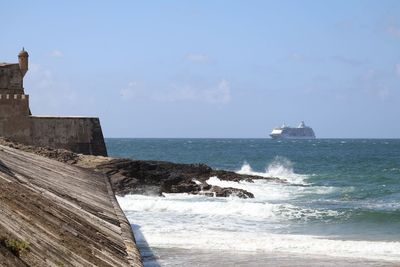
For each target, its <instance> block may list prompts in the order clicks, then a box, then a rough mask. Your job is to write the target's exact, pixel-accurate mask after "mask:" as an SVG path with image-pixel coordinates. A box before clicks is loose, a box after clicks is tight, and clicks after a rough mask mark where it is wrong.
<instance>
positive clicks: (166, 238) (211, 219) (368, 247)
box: [118, 194, 400, 260]
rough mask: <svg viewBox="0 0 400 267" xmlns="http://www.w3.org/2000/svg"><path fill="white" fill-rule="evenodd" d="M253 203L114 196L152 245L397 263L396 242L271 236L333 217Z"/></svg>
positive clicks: (398, 247)
mask: <svg viewBox="0 0 400 267" xmlns="http://www.w3.org/2000/svg"><path fill="white" fill-rule="evenodd" d="M254 201H255V200H252V201H249V200H241V199H237V198H208V197H205V196H193V195H187V194H167V195H166V197H156V196H142V195H127V196H125V197H122V198H121V197H118V202H119V203H120V205H121V207H122V209H123V210H124V211H125V213H126V214H127V217H128V219H129V220H130V222H131V223H134V224H137V225H139V226H140V232H141V234H143V237H144V238H145V241H146V242H148V243H149V245H150V246H152V247H165V248H170V247H175V248H186V249H188V248H193V249H212V250H226V249H228V250H233V251H258V252H260V251H262V252H266V253H269V252H287V253H301V254H314V255H327V256H334V257H350V258H365V259H375V260H400V242H372V241H352V240H346V241H343V240H332V239H327V238H320V237H317V236H307V235H292V234H277V233H272V232H271V231H273V230H274V229H282V227H284V222H287V220H288V219H294V218H299V219H304V217H307V216H308V217H309V218H311V217H313V218H317V217H318V216H320V218H322V217H326V216H329V215H331V216H338V214H337V213H336V212H335V211H318V210H311V209H309V210H306V209H300V208H298V207H295V206H293V205H289V204H271V203H263V202H254ZM140 241H141V240H138V242H140Z"/></svg>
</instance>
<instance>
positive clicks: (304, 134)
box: [269, 121, 315, 139]
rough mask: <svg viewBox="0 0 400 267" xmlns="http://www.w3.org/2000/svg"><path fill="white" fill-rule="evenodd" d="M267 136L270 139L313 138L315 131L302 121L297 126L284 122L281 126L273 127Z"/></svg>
mask: <svg viewBox="0 0 400 267" xmlns="http://www.w3.org/2000/svg"><path fill="white" fill-rule="evenodd" d="M269 136H271V137H272V139H314V138H315V133H314V130H313V129H312V128H311V127H309V126H306V124H305V123H304V121H302V122H301V123H300V125H299V126H298V127H297V128H295V127H289V126H286V125H285V124H283V125H282V127H277V128H274V129H273V130H272V132H271V133H270V135H269Z"/></svg>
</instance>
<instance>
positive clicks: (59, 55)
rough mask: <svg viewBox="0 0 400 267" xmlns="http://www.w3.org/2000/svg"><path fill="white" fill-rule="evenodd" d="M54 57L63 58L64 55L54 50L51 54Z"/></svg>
mask: <svg viewBox="0 0 400 267" xmlns="http://www.w3.org/2000/svg"><path fill="white" fill-rule="evenodd" d="M50 55H51V56H52V57H63V56H64V54H63V52H61V51H60V50H53V51H52V52H51V54H50Z"/></svg>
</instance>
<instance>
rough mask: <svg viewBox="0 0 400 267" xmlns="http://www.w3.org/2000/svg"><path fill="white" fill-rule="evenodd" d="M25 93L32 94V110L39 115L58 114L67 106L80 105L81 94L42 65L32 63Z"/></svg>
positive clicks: (25, 82) (27, 76)
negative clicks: (44, 113)
mask: <svg viewBox="0 0 400 267" xmlns="http://www.w3.org/2000/svg"><path fill="white" fill-rule="evenodd" d="M24 84H25V86H24V87H25V93H27V94H30V95H31V98H30V102H31V108H32V110H33V112H34V113H35V114H38V112H35V110H37V111H39V113H43V112H46V113H47V112H49V113H52V112H57V111H58V110H61V109H63V107H65V106H68V105H69V106H76V105H79V103H78V100H79V99H80V97H79V94H78V93H77V91H76V90H74V89H72V88H71V87H70V85H69V83H66V82H64V81H62V80H57V79H56V78H55V77H54V75H53V72H52V71H51V70H50V69H48V68H45V67H43V66H41V65H38V64H35V63H31V64H30V65H29V71H28V73H27V74H26V78H25V81H24Z"/></svg>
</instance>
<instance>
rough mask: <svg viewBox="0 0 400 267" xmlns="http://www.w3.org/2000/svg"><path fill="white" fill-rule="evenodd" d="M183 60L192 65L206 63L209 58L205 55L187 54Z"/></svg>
mask: <svg viewBox="0 0 400 267" xmlns="http://www.w3.org/2000/svg"><path fill="white" fill-rule="evenodd" d="M185 59H186V60H187V61H190V62H194V63H208V62H210V58H209V57H208V56H207V55H205V54H196V53H189V54H187V55H186V56H185Z"/></svg>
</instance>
